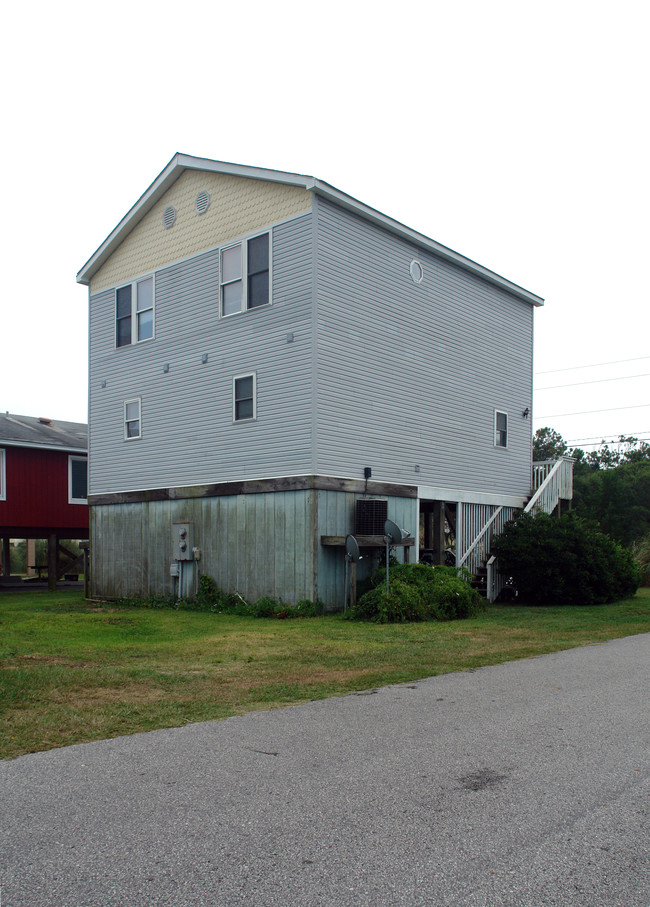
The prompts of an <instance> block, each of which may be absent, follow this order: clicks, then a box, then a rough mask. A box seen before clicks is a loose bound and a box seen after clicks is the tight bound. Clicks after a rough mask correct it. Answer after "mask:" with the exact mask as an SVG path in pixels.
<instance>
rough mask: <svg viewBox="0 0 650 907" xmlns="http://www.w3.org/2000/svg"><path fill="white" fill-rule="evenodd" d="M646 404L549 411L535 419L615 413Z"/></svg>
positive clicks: (646, 404)
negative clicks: (573, 411) (577, 410)
mask: <svg viewBox="0 0 650 907" xmlns="http://www.w3.org/2000/svg"><path fill="white" fill-rule="evenodd" d="M646 406H650V404H649V403H639V404H637V405H636V406H613V407H612V408H611V409H583V410H582V411H581V412H579V413H550V414H549V415H547V416H535V421H536V422H539V421H540V419H556V418H559V417H560V416H587V415H589V414H590V413H616V412H619V410H622V409H644V407H646Z"/></svg>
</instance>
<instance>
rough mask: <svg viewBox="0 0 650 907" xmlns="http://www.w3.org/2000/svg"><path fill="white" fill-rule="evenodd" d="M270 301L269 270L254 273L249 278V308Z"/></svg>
mask: <svg viewBox="0 0 650 907" xmlns="http://www.w3.org/2000/svg"><path fill="white" fill-rule="evenodd" d="M268 301H269V272H268V271H262V273H261V274H252V275H251V276H250V277H249V278H248V308H249V309H254V308H256V306H258V305H266V304H267V303H268Z"/></svg>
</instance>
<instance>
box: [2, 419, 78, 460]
mask: <svg viewBox="0 0 650 907" xmlns="http://www.w3.org/2000/svg"><path fill="white" fill-rule="evenodd" d="M0 445H5V446H8V447H40V448H43V449H45V450H65V451H68V452H69V453H80V454H85V453H88V426H87V425H86V424H85V423H84V422H61V421H60V420H58V419H45V418H43V417H41V418H36V417H35V416H16V415H12V414H11V413H0Z"/></svg>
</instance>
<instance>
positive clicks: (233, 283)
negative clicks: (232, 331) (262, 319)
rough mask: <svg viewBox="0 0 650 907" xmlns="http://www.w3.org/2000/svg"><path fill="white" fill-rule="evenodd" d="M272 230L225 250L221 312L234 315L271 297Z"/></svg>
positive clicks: (269, 299) (264, 303)
mask: <svg viewBox="0 0 650 907" xmlns="http://www.w3.org/2000/svg"><path fill="white" fill-rule="evenodd" d="M269 242H270V238H269V234H268V233H262V234H261V236H254V237H253V238H252V239H248V240H246V241H244V242H240V243H235V244H234V245H232V246H228V247H227V248H225V249H222V250H221V314H222V315H234V314H235V313H237V312H244V311H246V309H255V308H257V307H258V306H261V305H267V304H268V303H269V302H270V301H271V296H270V289H269V288H270V282H269V260H270V255H269Z"/></svg>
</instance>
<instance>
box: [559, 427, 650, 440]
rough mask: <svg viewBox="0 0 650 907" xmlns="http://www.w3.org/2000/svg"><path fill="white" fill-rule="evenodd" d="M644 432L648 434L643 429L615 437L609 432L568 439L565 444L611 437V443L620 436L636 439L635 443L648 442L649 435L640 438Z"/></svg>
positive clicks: (622, 433)
mask: <svg viewBox="0 0 650 907" xmlns="http://www.w3.org/2000/svg"><path fill="white" fill-rule="evenodd" d="M646 432H650V428H643V429H641V431H629V432H625V431H622V432H619V433H618V434H616V435H612V433H611V432H610V433H609V434H607V435H590V437H588V438H570V439H569V440H568V441H565V442H564V443H565V444H577V442H578V441H595V442H598V441H606V440H607V439H608V438H610V437H611V439H612V441H618V439H619V438H620V437H621V435H622V436H623V437H624V438H636V439H637V441H648V440H650V435H649V436H648V437H646V438H642V437H641V435H645V433H646Z"/></svg>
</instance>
